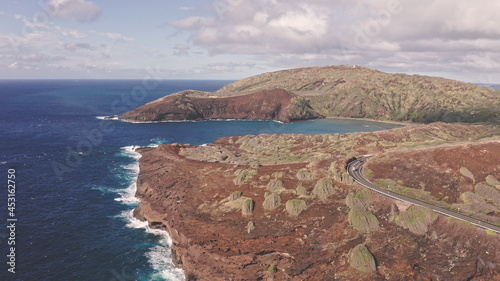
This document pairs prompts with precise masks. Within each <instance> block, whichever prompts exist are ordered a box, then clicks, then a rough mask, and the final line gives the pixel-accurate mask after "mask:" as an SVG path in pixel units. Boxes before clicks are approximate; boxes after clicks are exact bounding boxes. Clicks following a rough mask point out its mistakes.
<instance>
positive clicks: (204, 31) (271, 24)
mask: <svg viewBox="0 0 500 281" xmlns="http://www.w3.org/2000/svg"><path fill="white" fill-rule="evenodd" d="M499 10H500V2H499V1H496V0H482V1H459V2H457V1H455V0H440V1H434V0H421V1H409V0H311V1H307V2H305V1H299V0H287V1H285V0H255V1H246V0H217V1H214V2H213V11H212V16H208V15H207V14H206V9H205V10H203V13H204V14H203V15H196V13H197V12H198V11H201V9H199V10H193V11H192V13H191V15H190V16H188V17H185V18H181V19H179V20H176V21H173V22H171V23H170V24H171V26H173V27H175V28H177V29H178V31H179V32H187V33H189V34H190V37H189V39H188V42H189V43H190V44H191V45H195V46H199V47H202V48H204V49H206V50H208V51H209V53H211V54H215V55H217V54H221V55H223V54H225V55H227V54H235V55H251V56H254V58H255V59H256V60H259V61H262V62H265V63H266V64H267V65H268V67H275V68H276V67H278V68H283V67H297V66H308V65H325V64H361V65H366V66H371V67H376V68H380V69H383V70H384V69H386V70H395V71H399V72H406V71H408V70H409V69H410V68H411V69H413V70H414V71H416V72H418V71H420V70H425V71H430V72H432V71H442V72H443V71H446V69H450V70H452V71H456V72H459V71H462V70H464V69H467V71H471V70H472V71H481V70H482V69H487V70H488V71H497V72H499V73H500V65H499V63H495V60H497V59H498V58H499V57H500V29H499V28H498V23H499V21H498V15H497V14H498V11H499ZM497 61H498V60H497Z"/></svg>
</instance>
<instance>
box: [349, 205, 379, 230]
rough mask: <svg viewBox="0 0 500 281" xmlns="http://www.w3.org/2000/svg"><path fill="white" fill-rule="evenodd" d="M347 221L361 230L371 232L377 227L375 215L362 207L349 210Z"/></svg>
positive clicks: (377, 222)
mask: <svg viewBox="0 0 500 281" xmlns="http://www.w3.org/2000/svg"><path fill="white" fill-rule="evenodd" d="M349 223H350V224H351V225H352V227H353V228H354V229H356V230H358V231H361V232H372V231H377V230H378V229H379V221H378V219H377V217H376V216H375V215H374V214H372V213H370V212H369V211H368V210H366V209H364V208H359V207H354V208H352V209H351V210H350V211H349Z"/></svg>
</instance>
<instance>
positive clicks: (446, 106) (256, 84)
mask: <svg viewBox="0 0 500 281" xmlns="http://www.w3.org/2000/svg"><path fill="white" fill-rule="evenodd" d="M499 112H500V91H496V90H493V89H489V88H485V87H481V86H477V85H473V84H468V83H463V82H459V81H454V80H449V79H444V78H438V77H429V76H420V75H406V74H389V73H384V72H381V71H378V70H374V69H370V68H366V67H359V66H354V67H353V66H326V67H308V68H298V69H290V70H282V71H277V72H271V73H265V74H261V75H257V76H253V77H249V78H246V79H243V80H240V81H237V82H234V83H231V84H229V85H227V86H225V87H223V88H221V89H220V90H218V91H216V92H213V93H209V92H200V91H194V90H186V91H181V92H179V93H175V94H172V95H169V96H166V97H163V98H160V99H158V100H155V101H152V102H150V103H148V104H146V105H143V106H141V107H139V108H136V109H134V110H131V111H129V112H127V113H124V114H122V115H119V116H118V118H119V119H121V120H123V121H131V122H157V121H172V120H174V121H178V120H208V119H237V120H276V121H281V122H292V121H299V120H307V119H315V118H321V117H348V118H370V119H377V120H385V121H389V120H390V121H409V122H419V123H430V122H438V121H443V122H466V123H474V122H494V121H499V120H500V113H499Z"/></svg>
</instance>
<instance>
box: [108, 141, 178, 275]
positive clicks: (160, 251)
mask: <svg viewBox="0 0 500 281" xmlns="http://www.w3.org/2000/svg"><path fill="white" fill-rule="evenodd" d="M157 146H158V145H149V146H146V147H141V146H125V147H122V150H124V153H125V154H126V155H127V156H128V157H130V158H132V159H134V160H135V164H134V166H133V167H130V168H128V169H129V170H133V173H134V176H133V178H132V179H131V182H130V185H129V187H127V188H126V189H125V190H124V191H123V192H118V194H119V195H120V197H118V198H115V201H118V202H121V203H122V204H125V205H127V206H130V207H132V208H131V209H129V210H127V211H125V212H124V213H122V215H121V216H122V218H123V219H124V220H125V221H126V227H129V228H136V229H142V230H144V232H146V233H150V234H153V235H155V236H158V237H159V241H158V242H159V245H156V246H154V247H152V248H150V249H149V252H148V253H147V258H148V260H149V263H150V265H151V267H152V268H153V269H154V270H156V273H155V275H154V276H156V277H161V278H163V279H166V280H172V281H175V280H177V281H183V280H185V278H184V276H185V274H184V271H183V270H182V268H180V267H177V266H175V264H174V263H173V258H172V252H171V248H172V238H171V235H170V233H169V232H168V231H166V230H162V229H157V228H152V227H151V226H150V222H149V221H141V220H140V219H138V218H137V217H136V216H135V215H134V211H135V209H136V208H137V206H138V205H139V204H140V202H141V200H140V198H138V197H137V196H136V194H137V187H138V184H139V183H138V178H139V174H140V173H141V169H140V161H141V158H142V154H141V152H140V150H142V149H145V148H154V147H157Z"/></svg>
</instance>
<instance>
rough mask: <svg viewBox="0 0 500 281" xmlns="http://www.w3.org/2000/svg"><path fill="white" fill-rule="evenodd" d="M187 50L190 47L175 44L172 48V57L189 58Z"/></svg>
mask: <svg viewBox="0 0 500 281" xmlns="http://www.w3.org/2000/svg"><path fill="white" fill-rule="evenodd" d="M189 50H191V47H189V46H188V45H185V44H177V45H175V47H174V55H176V56H179V57H187V56H189Z"/></svg>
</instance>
